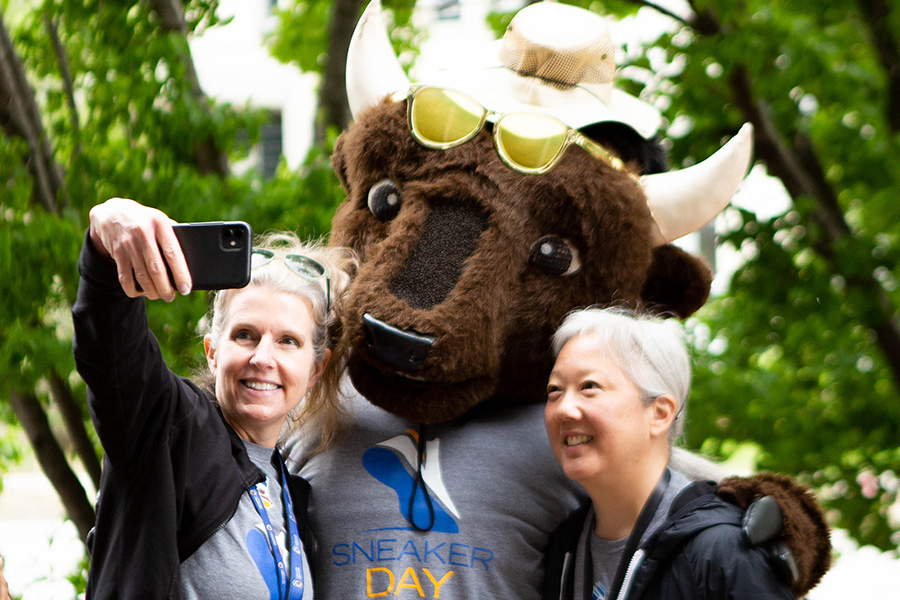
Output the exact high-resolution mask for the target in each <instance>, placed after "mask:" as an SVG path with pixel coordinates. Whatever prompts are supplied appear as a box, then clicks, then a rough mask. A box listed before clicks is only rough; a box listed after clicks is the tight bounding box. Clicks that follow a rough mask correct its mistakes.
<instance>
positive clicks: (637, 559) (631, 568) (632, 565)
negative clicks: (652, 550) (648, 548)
mask: <svg viewBox="0 0 900 600" xmlns="http://www.w3.org/2000/svg"><path fill="white" fill-rule="evenodd" d="M644 554H645V553H644V549H643V548H641V549H639V550H638V551H637V552H635V553H634V554H633V555H632V557H631V560H630V561H629V562H628V569H627V570H626V571H625V579H623V580H622V589H620V590H619V595H618V596H616V600H625V598H627V597H628V593H629V592H630V591H631V583H632V580H633V579H634V574H635V573H636V572H637V570H638V568H639V567H640V566H641V563H642V562H644Z"/></svg>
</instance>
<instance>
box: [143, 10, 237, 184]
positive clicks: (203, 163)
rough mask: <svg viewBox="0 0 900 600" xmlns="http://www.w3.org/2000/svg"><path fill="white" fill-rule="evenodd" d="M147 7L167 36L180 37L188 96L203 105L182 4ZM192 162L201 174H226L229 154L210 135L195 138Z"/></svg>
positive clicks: (203, 97) (204, 100)
mask: <svg viewBox="0 0 900 600" xmlns="http://www.w3.org/2000/svg"><path fill="white" fill-rule="evenodd" d="M150 6H151V7H152V8H153V10H155V11H156V14H158V15H159V19H160V22H161V24H162V28H163V30H164V31H166V32H167V33H168V34H170V35H173V34H174V35H180V36H181V37H182V38H183V42H184V43H183V47H184V48H185V51H184V52H182V53H181V57H180V58H181V62H182V63H183V64H184V72H185V76H186V77H187V79H188V83H189V84H190V86H191V95H192V96H193V97H194V99H195V100H196V101H197V102H198V103H200V104H201V105H204V106H205V104H206V102H207V97H206V94H204V93H203V89H202V88H201V87H200V79H199V78H198V77H197V70H196V69H195V68H194V59H193V57H191V52H190V47H189V46H188V43H187V33H188V32H187V25H186V24H185V22H184V5H183V4H182V3H181V0H150ZM194 162H195V164H196V165H197V169H198V170H199V171H200V172H201V173H203V174H207V175H208V174H217V175H219V176H220V177H227V176H228V174H229V172H230V169H229V166H228V155H227V154H226V153H225V152H222V150H221V149H220V148H219V147H218V146H217V145H216V141H215V140H214V139H213V138H212V137H207V138H206V139H204V140H198V141H197V142H196V143H195V144H194Z"/></svg>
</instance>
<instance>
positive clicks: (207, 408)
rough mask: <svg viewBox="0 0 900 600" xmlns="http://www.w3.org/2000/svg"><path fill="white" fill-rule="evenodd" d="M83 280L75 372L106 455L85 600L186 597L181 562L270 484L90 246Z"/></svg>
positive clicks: (295, 488)
mask: <svg viewBox="0 0 900 600" xmlns="http://www.w3.org/2000/svg"><path fill="white" fill-rule="evenodd" d="M78 270H79V273H80V274H81V282H80V284H79V288H78V298H77V300H76V302H75V306H74V307H73V309H72V315H73V320H74V323H75V339H74V352H75V362H76V366H77V367H78V372H79V373H80V374H81V377H82V378H83V379H84V381H85V383H86V384H87V386H88V404H89V408H90V412H91V418H92V419H93V421H94V425H95V427H96V429H97V434H98V435H99V437H100V441H101V443H102V444H103V449H104V451H105V457H104V461H103V462H104V466H103V475H102V478H101V482H100V492H99V494H98V499H97V519H96V524H95V527H94V530H93V532H92V536H91V538H90V540H89V544H88V545H89V549H90V552H91V565H90V572H89V577H88V587H87V597H88V598H89V599H92V600H93V599H101V598H116V599H121V598H177V597H178V592H177V590H173V589H172V583H173V578H174V575H175V572H176V569H177V567H178V565H179V563H181V562H182V561H184V560H185V559H186V558H188V557H189V556H190V555H191V554H193V553H194V552H195V551H196V550H197V548H199V547H200V545H201V544H203V542H205V541H206V540H207V539H209V537H210V536H211V535H212V534H213V533H215V531H216V530H217V529H218V528H220V527H221V526H222V525H224V524H225V523H226V522H227V521H228V520H229V519H230V518H231V517H232V516H233V515H234V513H235V511H236V510H237V506H238V502H239V500H240V497H241V495H242V494H243V493H244V492H245V491H246V490H247V488H248V487H250V486H251V485H254V484H256V483H258V482H260V481H262V480H263V479H264V475H263V474H262V471H260V470H259V469H258V468H257V467H256V466H255V465H254V464H253V463H252V462H251V461H250V459H249V457H248V456H247V452H246V450H245V448H244V445H243V443H242V442H241V440H240V438H239V437H238V436H237V434H236V433H235V432H234V430H233V429H231V427H229V426H228V424H227V423H226V422H225V421H224V419H223V418H222V415H221V413H220V412H219V410H218V407H217V406H216V405H215V404H213V403H212V402H211V401H210V399H209V396H208V395H207V394H206V393H205V392H203V391H202V390H200V389H199V388H198V387H197V386H195V385H194V384H193V383H191V382H190V381H188V380H187V379H184V378H181V377H178V376H176V375H175V374H174V373H172V372H171V371H169V369H168V368H167V367H166V364H165V362H164V361H163V358H162V355H161V354H160V350H159V346H158V344H157V342H156V338H155V337H154V336H153V334H152V333H151V332H150V330H149V328H148V324H147V315H146V310H145V307H144V300H143V299H142V298H137V299H133V298H128V297H127V296H126V295H125V294H124V292H123V291H122V289H121V287H120V286H119V283H118V281H117V277H116V266H115V264H114V263H112V262H111V261H107V260H104V259H103V258H101V257H100V256H99V255H97V254H96V252H95V251H94V250H93V248H92V245H91V242H90V240H89V238H88V237H87V236H86V238H85V245H84V248H83V249H82V252H81V258H80V259H79V262H78ZM287 488H288V490H289V492H290V494H291V498H292V500H293V503H294V510H295V513H296V517H297V523H298V526H299V527H300V533H301V537H302V538H303V543H304V547H305V548H306V549H307V552H308V553H311V552H312V550H313V549H314V547H315V542H314V540H313V539H312V536H311V534H310V531H309V528H308V527H307V525H306V522H307V520H306V506H307V504H308V500H309V484H308V483H307V482H306V481H305V480H304V479H302V478H300V477H297V476H293V475H288V481H287ZM309 558H310V564H314V560H312V559H313V557H312V556H310V557H309Z"/></svg>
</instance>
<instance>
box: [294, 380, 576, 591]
mask: <svg viewBox="0 0 900 600" xmlns="http://www.w3.org/2000/svg"><path fill="white" fill-rule="evenodd" d="M347 402H348V403H350V404H351V407H352V410H353V412H354V415H353V418H354V421H353V425H352V427H351V428H350V431H349V433H348V434H346V435H344V436H343V437H341V438H339V439H338V441H337V442H335V443H334V444H333V445H332V446H331V447H329V448H328V449H327V450H326V451H324V452H322V453H320V454H317V455H314V456H312V457H311V458H307V457H306V455H305V450H304V447H303V443H312V442H314V440H307V439H301V440H297V439H296V438H295V439H294V440H292V442H293V444H294V445H293V447H290V444H288V447H287V449H286V452H287V455H288V468H289V469H291V470H296V469H299V471H300V474H301V475H303V476H304V477H305V478H306V479H307V481H309V482H310V484H311V485H312V489H313V493H312V499H311V504H310V511H309V516H310V519H311V524H312V526H313V528H314V531H315V532H316V537H317V539H318V542H319V551H318V564H317V568H316V585H317V589H316V591H317V593H318V595H319V597H321V598H328V599H332V598H333V599H336V600H337V599H340V600H356V599H364V598H370V597H380V596H384V597H388V598H392V597H399V598H416V599H418V598H438V597H439V598H440V600H480V599H487V598H515V599H516V600H536V599H538V598H539V597H540V589H541V584H542V581H543V569H542V559H543V553H544V551H545V549H546V545H547V541H548V538H549V536H550V533H551V532H552V531H553V530H554V529H555V528H556V526H557V525H558V524H559V523H560V522H562V520H563V519H564V518H565V517H566V515H567V514H568V513H569V512H570V511H572V510H573V509H574V508H575V507H576V506H577V505H578V504H579V503H580V502H582V501H583V500H584V499H585V498H586V496H584V493H583V492H582V491H581V490H580V488H578V486H577V484H575V483H573V482H572V481H570V480H569V479H567V478H566V476H565V475H564V474H563V472H562V469H561V468H560V467H559V465H558V463H557V462H556V459H554V457H553V454H552V452H551V451H550V445H549V443H548V441H547V434H546V432H545V430H544V419H543V413H544V406H543V404H532V405H527V406H516V407H510V408H504V409H492V410H484V411H481V412H476V413H475V414H474V415H473V416H471V417H469V418H466V419H462V420H460V421H459V422H454V423H446V424H436V425H429V426H427V427H426V428H425V430H424V433H425V435H424V437H425V440H426V442H427V443H426V455H425V461H424V469H423V474H422V475H423V478H424V481H425V488H426V489H427V492H428V496H429V498H430V500H431V506H432V508H431V509H429V508H428V503H427V502H426V501H425V496H424V494H423V489H422V486H421V485H420V486H418V492H417V493H416V499H415V501H414V502H413V507H412V511H410V499H411V498H412V497H413V490H415V489H416V487H417V486H416V483H415V480H416V476H417V466H418V460H417V454H416V443H417V440H418V438H419V435H420V434H421V430H420V429H419V427H418V426H417V425H415V424H412V423H409V422H407V421H404V420H402V419H399V418H397V417H395V416H393V415H391V414H389V413H387V412H386V411H384V410H381V409H380V408H377V407H375V406H373V405H371V404H370V403H369V402H367V401H366V400H365V399H363V398H361V397H359V395H358V394H355V393H352V395H351V396H350V398H348V399H347ZM410 515H412V520H411V519H410ZM432 515H433V520H434V523H433V527H431V530H430V531H428V532H420V531H416V530H415V529H414V528H413V525H412V521H415V523H416V524H418V525H419V526H420V527H423V528H427V526H428V525H429V524H431V521H432Z"/></svg>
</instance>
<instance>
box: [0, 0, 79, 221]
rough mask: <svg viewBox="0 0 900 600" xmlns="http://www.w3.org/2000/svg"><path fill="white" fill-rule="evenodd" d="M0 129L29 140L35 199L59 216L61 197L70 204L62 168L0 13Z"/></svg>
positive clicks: (29, 157) (26, 140)
mask: <svg viewBox="0 0 900 600" xmlns="http://www.w3.org/2000/svg"><path fill="white" fill-rule="evenodd" d="M0 127H2V128H3V130H4V131H5V132H6V134H7V135H9V136H12V137H19V138H22V139H23V140H25V143H26V144H27V146H28V170H29V171H31V174H32V177H33V178H34V189H33V192H32V194H33V197H34V200H35V201H36V202H37V203H38V204H39V205H41V206H43V207H44V208H45V209H46V210H47V212H50V213H57V204H56V202H57V198H58V197H60V198H61V199H62V203H63V206H65V205H66V204H68V199H67V196H66V189H65V186H64V184H63V175H62V169H60V167H59V165H58V164H56V161H54V160H53V152H52V151H51V149H50V144H49V143H48V141H47V136H46V135H45V133H44V127H43V125H42V124H41V117H40V112H39V111H38V108H37V102H36V101H35V99H34V92H33V91H32V90H31V86H30V85H28V80H27V79H26V77H25V68H24V67H23V65H22V61H21V59H20V58H19V56H18V55H17V54H16V51H15V48H14V46H13V43H12V39H11V38H10V36H9V32H8V31H7V29H6V24H5V23H4V21H3V15H2V14H0Z"/></svg>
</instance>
